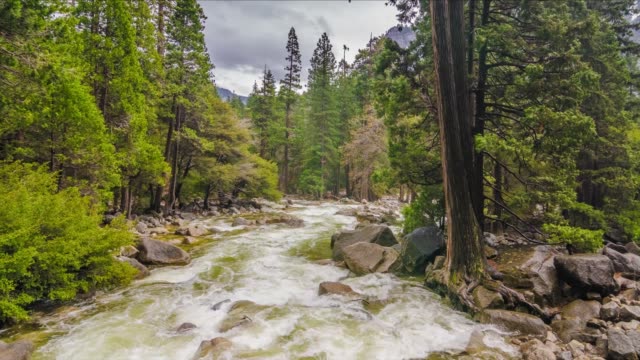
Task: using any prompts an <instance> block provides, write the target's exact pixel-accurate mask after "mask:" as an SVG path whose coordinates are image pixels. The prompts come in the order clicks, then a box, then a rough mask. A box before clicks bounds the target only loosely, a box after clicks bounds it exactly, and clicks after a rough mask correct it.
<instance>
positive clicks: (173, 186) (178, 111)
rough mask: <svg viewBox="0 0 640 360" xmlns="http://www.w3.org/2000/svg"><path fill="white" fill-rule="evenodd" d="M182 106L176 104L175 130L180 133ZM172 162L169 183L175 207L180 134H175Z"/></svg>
mask: <svg viewBox="0 0 640 360" xmlns="http://www.w3.org/2000/svg"><path fill="white" fill-rule="evenodd" d="M181 110H182V106H181V105H176V112H175V121H174V129H173V131H174V132H175V133H176V134H178V133H179V132H180V123H181V120H182V119H181V116H182V111H181ZM172 148H173V149H172V151H171V153H172V162H171V182H170V185H169V204H168V206H169V208H173V207H174V206H175V202H176V199H177V198H176V195H177V194H176V188H177V186H178V161H179V157H180V141H179V136H175V137H174V139H173V146H172Z"/></svg>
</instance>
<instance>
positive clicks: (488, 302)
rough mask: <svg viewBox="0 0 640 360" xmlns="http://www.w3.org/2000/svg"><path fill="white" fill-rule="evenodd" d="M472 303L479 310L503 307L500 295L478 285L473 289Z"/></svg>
mask: <svg viewBox="0 0 640 360" xmlns="http://www.w3.org/2000/svg"><path fill="white" fill-rule="evenodd" d="M473 302H474V303H475V304H476V305H477V306H478V307H479V308H480V309H495V308H501V307H502V306H503V305H504V299H503V298H502V295H500V294H499V293H497V292H495V291H491V290H489V289H487V288H485V287H484V286H482V285H480V286H477V287H476V288H475V289H473Z"/></svg>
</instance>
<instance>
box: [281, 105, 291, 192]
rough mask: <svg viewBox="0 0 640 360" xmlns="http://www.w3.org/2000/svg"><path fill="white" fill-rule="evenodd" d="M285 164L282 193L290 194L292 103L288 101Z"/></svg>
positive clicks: (285, 121)
mask: <svg viewBox="0 0 640 360" xmlns="http://www.w3.org/2000/svg"><path fill="white" fill-rule="evenodd" d="M284 126H285V130H284V162H283V165H282V166H283V175H282V186H281V188H282V192H284V193H285V194H286V193H288V192H289V128H290V127H291V103H290V100H287V108H286V112H285V116H284Z"/></svg>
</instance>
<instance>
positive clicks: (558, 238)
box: [542, 224, 604, 252]
mask: <svg viewBox="0 0 640 360" xmlns="http://www.w3.org/2000/svg"><path fill="white" fill-rule="evenodd" d="M542 230H543V231H544V232H546V233H548V234H549V243H551V244H569V245H573V246H574V247H575V248H576V249H578V250H580V251H587V252H595V251H597V250H598V249H600V248H601V247H602V245H603V243H602V236H603V235H604V230H588V229H582V228H578V227H573V226H568V225H556V224H545V225H543V226H542Z"/></svg>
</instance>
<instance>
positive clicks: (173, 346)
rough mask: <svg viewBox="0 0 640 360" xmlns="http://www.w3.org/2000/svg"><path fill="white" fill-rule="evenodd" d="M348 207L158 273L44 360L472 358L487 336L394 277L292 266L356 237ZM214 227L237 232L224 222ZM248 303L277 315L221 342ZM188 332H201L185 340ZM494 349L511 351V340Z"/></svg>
mask: <svg viewBox="0 0 640 360" xmlns="http://www.w3.org/2000/svg"><path fill="white" fill-rule="evenodd" d="M345 207H349V206H348V205H336V204H326V203H324V204H323V203H319V204H318V203H316V204H314V203H309V204H304V205H299V204H296V205H294V206H292V207H291V209H290V210H291V212H292V214H294V215H295V216H298V217H301V218H302V219H304V221H305V226H304V227H302V228H287V227H285V226H283V225H268V226H262V227H258V228H255V229H250V230H248V231H247V232H244V233H241V234H239V235H235V236H231V237H227V238H225V239H223V240H220V241H216V242H214V243H211V244H208V245H206V249H200V250H199V252H198V254H201V255H200V256H199V257H196V258H194V259H193V260H192V263H191V264H190V265H188V266H184V267H168V268H159V269H154V270H153V271H152V274H151V276H150V277H148V278H146V279H144V280H141V281H137V282H136V283H134V284H133V285H132V286H131V287H130V288H127V289H125V290H122V291H120V292H118V293H114V294H107V295H104V296H101V297H99V298H98V299H97V300H96V302H95V303H94V304H91V305H87V306H86V307H83V308H81V309H80V314H78V311H76V312H74V316H73V317H70V318H57V319H56V318H55V317H53V318H51V319H48V321H47V323H48V324H49V327H50V329H49V331H52V332H55V333H62V335H57V336H54V337H53V338H51V339H50V340H49V341H48V342H47V343H46V344H45V345H44V346H42V347H41V348H39V349H38V350H37V351H36V353H35V354H34V356H33V359H34V360H42V359H47V360H48V359H60V360H85V359H86V360H89V359H91V360H93V359H108V360H119V359H127V360H137V359H141V360H142V359H144V360H150V359H153V360H155V359H157V360H165V359H166V360H174V359H191V357H192V356H193V354H194V353H195V352H196V350H197V348H198V346H199V344H200V342H201V341H203V340H208V339H212V338H214V337H217V336H224V337H226V338H228V339H229V340H231V341H232V343H233V347H232V349H231V350H230V353H229V354H228V358H233V359H236V358H259V359H292V358H298V357H304V356H316V357H319V358H327V359H340V360H348V359H383V360H388V359H406V358H417V357H425V356H426V355H427V354H428V353H430V352H436V351H459V350H463V349H464V347H465V346H466V344H467V342H468V340H469V336H470V335H471V332H472V331H473V330H474V329H482V328H484V327H483V326H481V325H478V324H475V323H473V322H472V321H470V320H468V319H467V318H466V317H465V316H463V314H460V313H457V312H455V311H453V310H451V309H450V308H448V307H446V306H445V305H443V304H441V303H440V301H439V300H438V298H437V296H435V295H434V294H432V293H431V292H429V291H427V290H425V289H423V288H421V286H420V284H418V283H412V282H409V281H408V280H404V279H399V278H397V277H396V276H394V275H392V274H371V275H367V276H362V277H348V276H349V272H348V271H347V270H345V269H342V268H337V267H333V266H321V265H317V264H314V263H313V262H311V261H309V260H306V259H305V258H303V257H300V256H293V255H290V252H289V250H290V249H292V248H294V247H295V246H297V245H300V244H302V243H304V242H307V241H310V240H314V239H318V238H319V237H328V236H330V234H331V233H332V232H333V231H335V230H338V229H340V228H345V227H346V228H353V227H354V226H355V219H354V218H353V217H347V216H339V215H334V214H335V212H336V211H337V210H339V209H342V208H345ZM227 221H228V220H227ZM205 223H206V224H209V225H211V226H213V225H215V226H216V227H218V228H220V229H225V230H227V229H229V230H230V229H231V227H230V226H229V225H228V223H222V222H220V221H219V220H212V221H209V222H205ZM233 229H237V228H233ZM322 281H343V282H344V283H346V284H348V285H350V286H351V287H352V288H353V289H354V290H356V291H357V292H360V293H361V294H364V295H366V296H367V297H369V298H375V299H379V300H380V301H383V303H384V305H381V306H380V308H379V310H371V312H370V311H369V310H368V309H367V308H366V306H365V305H364V304H363V303H362V302H361V301H349V300H346V299H344V298H340V297H334V296H322V297H320V296H318V294H317V291H318V284H319V283H320V282H322ZM225 300H229V301H228V302H225V303H223V305H221V306H220V308H219V309H218V310H213V309H212V306H213V305H214V304H217V303H219V302H222V301H225ZM237 300H250V301H253V302H255V303H256V304H259V305H265V308H264V309H263V310H261V311H259V312H258V313H257V314H255V315H253V317H252V318H251V320H252V321H251V324H250V325H249V326H243V327H238V328H234V329H231V330H229V331H228V332H226V333H224V334H223V333H220V331H219V326H220V324H221V323H222V321H223V320H224V319H225V316H226V313H227V311H228V310H229V308H230V306H231V304H232V302H233V301H237ZM83 311H84V314H83V313H82V312H83ZM56 322H57V323H56ZM184 322H191V323H194V324H195V325H197V328H196V329H194V330H193V331H190V332H187V333H183V334H178V333H176V331H175V329H176V328H177V327H178V326H179V325H180V324H182V323H184ZM492 341H493V342H494V343H495V344H497V345H500V341H501V340H500V338H499V337H495V338H493V339H492ZM505 348H506V345H505Z"/></svg>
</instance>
